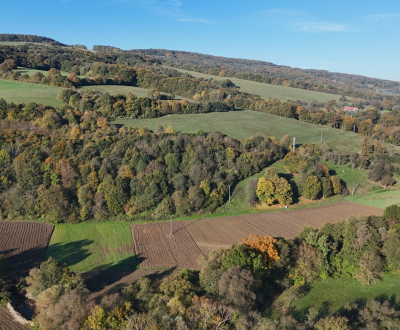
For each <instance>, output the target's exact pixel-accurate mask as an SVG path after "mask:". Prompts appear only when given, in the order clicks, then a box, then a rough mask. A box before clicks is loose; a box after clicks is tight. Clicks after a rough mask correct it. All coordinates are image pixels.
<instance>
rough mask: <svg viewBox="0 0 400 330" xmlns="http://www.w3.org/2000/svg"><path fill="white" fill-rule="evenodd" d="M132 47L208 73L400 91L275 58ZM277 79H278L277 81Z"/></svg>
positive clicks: (383, 82)
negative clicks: (268, 59)
mask: <svg viewBox="0 0 400 330" xmlns="http://www.w3.org/2000/svg"><path fill="white" fill-rule="evenodd" d="M131 51H133V52H136V53H140V54H145V55H151V56H154V57H156V58H158V59H160V60H161V61H163V62H164V63H166V64H169V65H173V66H178V67H180V68H183V69H187V70H192V71H198V72H202V73H208V74H215V75H224V76H226V72H225V71H227V70H231V71H235V72H231V75H232V76H234V77H236V78H241V79H248V80H255V81H260V82H266V83H273V84H280V83H279V81H277V80H279V79H284V80H291V81H295V82H297V83H307V84H311V85H330V86H331V87H335V88H336V89H338V93H340V91H341V90H344V89H346V88H354V89H357V90H359V91H362V92H364V93H365V92H368V91H373V92H375V93H379V94H387V95H393V94H396V95H399V94H400V82H396V81H390V80H384V79H377V78H369V77H365V76H360V75H354V74H346V73H338V72H329V71H326V70H314V69H300V68H292V67H289V66H283V65H276V64H273V63H271V62H264V61H257V60H246V59H238V58H229V57H222V56H212V55H205V54H200V53H193V52H184V51H176V50H166V49H133V50H131ZM221 72H222V74H221ZM246 73H247V74H249V73H250V74H251V76H249V77H247V78H246V77H245V76H246ZM274 80H275V81H276V82H274ZM291 87H296V86H291ZM300 88H304V87H300ZM328 88H329V87H328Z"/></svg>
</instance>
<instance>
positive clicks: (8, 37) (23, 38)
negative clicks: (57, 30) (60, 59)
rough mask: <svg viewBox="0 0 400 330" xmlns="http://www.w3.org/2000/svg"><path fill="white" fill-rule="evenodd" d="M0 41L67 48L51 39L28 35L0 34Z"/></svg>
mask: <svg viewBox="0 0 400 330" xmlns="http://www.w3.org/2000/svg"><path fill="white" fill-rule="evenodd" d="M0 41H10V42H37V43H44V44H49V45H52V46H68V45H66V44H63V43H61V42H59V41H56V40H54V39H51V38H47V37H40V36H36V35H30V34H0Z"/></svg>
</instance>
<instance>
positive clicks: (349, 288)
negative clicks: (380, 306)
mask: <svg viewBox="0 0 400 330" xmlns="http://www.w3.org/2000/svg"><path fill="white" fill-rule="evenodd" d="M399 281H400V274H388V275H384V276H383V277H382V280H381V281H379V282H377V283H374V284H371V285H365V284H362V283H360V282H359V281H357V280H355V279H351V278H337V279H329V280H326V281H323V282H319V283H316V284H313V285H311V287H310V290H309V292H308V293H307V294H305V295H304V296H303V297H301V298H300V299H299V300H297V301H294V302H293V303H292V304H290V308H291V309H292V310H293V312H294V315H295V316H296V317H297V318H298V319H299V320H304V319H306V315H307V312H308V310H309V308H311V307H313V308H315V309H316V310H317V311H319V312H320V313H321V314H322V315H332V314H333V313H335V312H337V311H338V310H339V309H340V308H341V307H343V306H345V305H346V304H348V303H351V302H355V301H357V302H366V301H371V300H375V299H379V300H380V301H384V300H390V301H395V302H396V303H400V286H399V285H398V284H399Z"/></svg>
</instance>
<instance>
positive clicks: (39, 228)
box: [0, 221, 54, 276]
mask: <svg viewBox="0 0 400 330" xmlns="http://www.w3.org/2000/svg"><path fill="white" fill-rule="evenodd" d="M53 230H54V226H52V225H46V224H42V223H33V222H5V221H2V222H0V254H2V255H3V256H4V257H5V259H6V260H7V263H8V264H9V265H11V266H12V275H13V276H26V275H27V274H28V272H29V270H30V269H31V268H34V267H39V265H40V263H41V262H42V261H44V259H45V257H46V251H47V247H48V244H49V242H50V238H51V235H52V233H53Z"/></svg>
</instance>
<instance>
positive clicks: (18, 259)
mask: <svg viewBox="0 0 400 330" xmlns="http://www.w3.org/2000/svg"><path fill="white" fill-rule="evenodd" d="M15 250H17V249H9V250H5V251H2V252H1V253H2V254H3V255H4V259H5V262H6V273H7V275H8V277H9V278H10V279H16V280H18V278H19V277H25V276H27V275H28V274H29V271H30V270H31V269H32V268H38V267H40V264H41V263H42V262H43V261H44V260H45V257H46V251H47V247H38V248H32V249H28V250H24V251H21V252H19V253H16V254H12V255H7V253H8V254H11V253H13V252H14V251H15Z"/></svg>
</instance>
